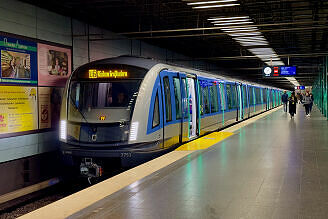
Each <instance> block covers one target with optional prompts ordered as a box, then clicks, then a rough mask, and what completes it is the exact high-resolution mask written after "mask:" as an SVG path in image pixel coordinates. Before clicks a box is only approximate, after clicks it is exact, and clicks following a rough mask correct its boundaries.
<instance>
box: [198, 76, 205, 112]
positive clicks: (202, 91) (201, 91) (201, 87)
mask: <svg viewBox="0 0 328 219" xmlns="http://www.w3.org/2000/svg"><path fill="white" fill-rule="evenodd" d="M199 82H200V83H199V85H200V86H199V90H200V93H199V106H200V115H204V111H205V105H204V94H203V93H204V87H203V86H204V85H203V81H199Z"/></svg>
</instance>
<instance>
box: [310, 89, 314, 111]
mask: <svg viewBox="0 0 328 219" xmlns="http://www.w3.org/2000/svg"><path fill="white" fill-rule="evenodd" d="M310 97H311V100H312V101H311V103H310V114H311V112H312V106H313V102H314V96H313V94H312V93H310Z"/></svg>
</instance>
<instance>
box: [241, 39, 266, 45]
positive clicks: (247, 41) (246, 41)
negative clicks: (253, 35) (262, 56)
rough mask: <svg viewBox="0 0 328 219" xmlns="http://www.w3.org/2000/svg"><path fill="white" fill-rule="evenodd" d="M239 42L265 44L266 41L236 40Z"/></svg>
mask: <svg viewBox="0 0 328 219" xmlns="http://www.w3.org/2000/svg"><path fill="white" fill-rule="evenodd" d="M236 41H237V42H239V43H264V44H267V43H268V42H267V41H264V40H236Z"/></svg>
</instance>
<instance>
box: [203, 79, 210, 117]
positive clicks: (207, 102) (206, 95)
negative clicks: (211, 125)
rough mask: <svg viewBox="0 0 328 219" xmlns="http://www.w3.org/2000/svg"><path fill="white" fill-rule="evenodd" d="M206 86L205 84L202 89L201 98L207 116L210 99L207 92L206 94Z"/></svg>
mask: <svg viewBox="0 0 328 219" xmlns="http://www.w3.org/2000/svg"><path fill="white" fill-rule="evenodd" d="M208 89H209V88H208V85H207V84H206V85H205V86H204V87H203V98H204V107H205V108H204V113H205V114H208V113H210V97H209V92H208Z"/></svg>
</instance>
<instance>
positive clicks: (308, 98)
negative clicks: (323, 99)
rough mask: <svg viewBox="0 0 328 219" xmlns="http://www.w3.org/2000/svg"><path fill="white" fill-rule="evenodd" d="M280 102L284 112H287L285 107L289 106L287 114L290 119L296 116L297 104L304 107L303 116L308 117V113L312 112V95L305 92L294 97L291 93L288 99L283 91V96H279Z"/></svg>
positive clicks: (293, 93)
mask: <svg viewBox="0 0 328 219" xmlns="http://www.w3.org/2000/svg"><path fill="white" fill-rule="evenodd" d="M281 101H282V102H283V104H284V111H285V112H287V106H288V104H289V108H288V109H289V114H290V116H291V118H294V115H295V114H296V105H297V103H298V102H299V104H303V105H304V107H305V114H306V116H310V113H311V111H312V106H313V101H314V97H313V94H312V93H310V92H309V91H306V93H305V94H297V95H295V92H292V94H291V95H290V97H288V94H287V92H286V91H285V92H284V94H283V95H282V96H281Z"/></svg>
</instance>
